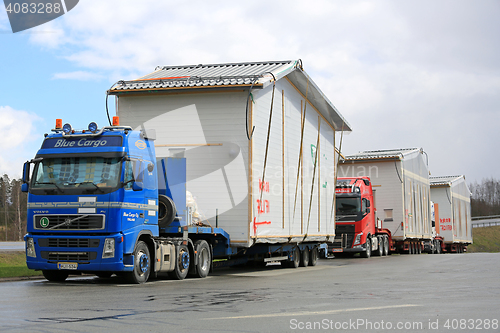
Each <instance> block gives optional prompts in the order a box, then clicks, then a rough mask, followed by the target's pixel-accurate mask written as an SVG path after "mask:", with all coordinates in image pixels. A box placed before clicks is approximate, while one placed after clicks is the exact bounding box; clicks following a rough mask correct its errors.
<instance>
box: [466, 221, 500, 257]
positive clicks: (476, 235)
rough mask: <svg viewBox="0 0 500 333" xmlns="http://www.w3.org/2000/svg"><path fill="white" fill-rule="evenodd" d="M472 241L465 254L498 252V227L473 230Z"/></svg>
mask: <svg viewBox="0 0 500 333" xmlns="http://www.w3.org/2000/svg"><path fill="white" fill-rule="evenodd" d="M472 239H473V241H474V243H473V244H471V245H469V246H467V252H500V226H494V227H482V228H474V229H472Z"/></svg>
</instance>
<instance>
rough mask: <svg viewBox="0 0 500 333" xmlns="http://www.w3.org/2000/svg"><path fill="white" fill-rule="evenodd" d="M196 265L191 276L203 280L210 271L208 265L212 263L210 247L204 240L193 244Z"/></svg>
mask: <svg viewBox="0 0 500 333" xmlns="http://www.w3.org/2000/svg"><path fill="white" fill-rule="evenodd" d="M194 249H195V256H196V259H197V260H196V262H197V263H196V265H195V266H194V267H193V268H194V270H193V273H194V274H193V276H194V277H198V278H204V277H206V276H207V275H208V272H209V271H210V264H211V263H212V255H211V254H210V247H209V246H208V243H207V242H206V241H204V240H198V241H196V242H195V243H194Z"/></svg>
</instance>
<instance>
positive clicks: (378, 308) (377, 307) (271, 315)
mask: <svg viewBox="0 0 500 333" xmlns="http://www.w3.org/2000/svg"><path fill="white" fill-rule="evenodd" d="M414 306H422V305H417V304H402V305H387V306H376V307H371V308H352V309H339V310H326V311H304V312H292V313H269V314H260V315H250V316H235V317H219V318H203V319H202V320H220V319H251V318H272V317H297V316H311V315H327V314H335V313H342V312H355V311H369V310H383V309H393V308H409V307H414Z"/></svg>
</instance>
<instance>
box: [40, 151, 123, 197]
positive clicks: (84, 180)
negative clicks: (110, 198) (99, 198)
mask: <svg viewBox="0 0 500 333" xmlns="http://www.w3.org/2000/svg"><path fill="white" fill-rule="evenodd" d="M120 170H121V158H119V157H110V158H106V157H63V158H44V159H43V160H42V161H40V162H39V163H38V164H37V165H36V167H35V170H34V171H33V177H32V179H33V183H32V186H31V188H32V189H34V190H36V189H39V190H44V191H46V192H56V193H58V194H61V193H65V191H66V190H68V191H69V192H75V191H76V192H83V191H86V192H101V193H105V192H110V190H113V189H115V188H116V187H118V185H119V181H120Z"/></svg>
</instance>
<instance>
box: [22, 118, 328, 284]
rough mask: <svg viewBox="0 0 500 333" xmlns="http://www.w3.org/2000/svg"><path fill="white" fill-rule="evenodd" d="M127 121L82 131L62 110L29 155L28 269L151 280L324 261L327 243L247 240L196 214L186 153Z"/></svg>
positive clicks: (59, 277)
mask: <svg viewBox="0 0 500 333" xmlns="http://www.w3.org/2000/svg"><path fill="white" fill-rule="evenodd" d="M118 123H119V120H116V122H115V119H114V120H113V126H106V127H103V128H100V129H99V128H98V126H97V124H96V123H94V122H92V123H90V124H89V126H88V128H87V129H85V130H74V129H73V128H72V126H71V125H70V124H65V125H64V126H62V121H61V120H59V119H58V120H57V121H56V127H55V128H54V129H53V130H52V132H51V133H50V134H46V135H45V138H44V140H43V143H42V146H41V148H40V149H39V150H38V152H37V154H36V156H35V158H33V159H32V160H31V161H28V162H26V163H25V164H24V168H23V186H22V190H23V191H24V192H28V206H27V211H28V214H27V234H26V236H25V243H26V263H27V266H28V268H30V269H34V270H41V271H42V272H43V275H44V276H45V278H46V279H47V280H49V281H64V280H66V278H67V277H68V276H69V275H70V274H72V275H73V274H76V275H78V274H82V273H86V274H95V275H97V276H98V277H102V278H106V277H110V276H111V275H112V274H116V275H119V276H123V277H124V278H125V279H126V280H128V281H129V282H131V283H145V282H146V281H147V280H148V278H150V277H152V276H156V275H157V274H158V273H164V272H165V273H168V275H169V276H170V277H171V278H174V279H184V278H185V277H186V276H187V275H188V274H189V275H190V276H192V277H200V278H203V277H206V276H207V274H208V273H209V272H210V271H211V269H213V268H214V266H217V265H232V264H244V263H248V262H252V263H261V264H266V263H268V262H271V261H281V262H282V264H283V265H284V266H288V267H298V266H299V265H302V266H308V265H309V266H312V265H315V264H316V262H317V258H318V249H319V247H320V245H321V242H317V241H303V242H297V241H293V242H291V241H289V240H288V241H287V240H286V239H284V240H282V241H281V242H275V243H269V242H268V243H255V244H252V245H251V246H238V245H237V244H236V243H235V244H232V243H231V236H230V234H229V233H228V232H227V231H225V230H224V229H223V228H219V227H218V225H217V222H216V225H215V226H213V225H206V224H203V223H198V224H194V223H192V221H191V217H192V214H191V212H190V208H189V207H187V206H186V159H185V158H183V157H167V158H157V156H156V153H155V144H154V142H155V137H156V133H155V131H154V130H150V131H146V130H133V129H132V128H131V127H128V126H120V125H119V124H118ZM247 225H248V228H250V227H249V225H250V224H249V223H247ZM264 227H265V225H264ZM304 240H305V237H304ZM214 259H217V260H215V261H214Z"/></svg>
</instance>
